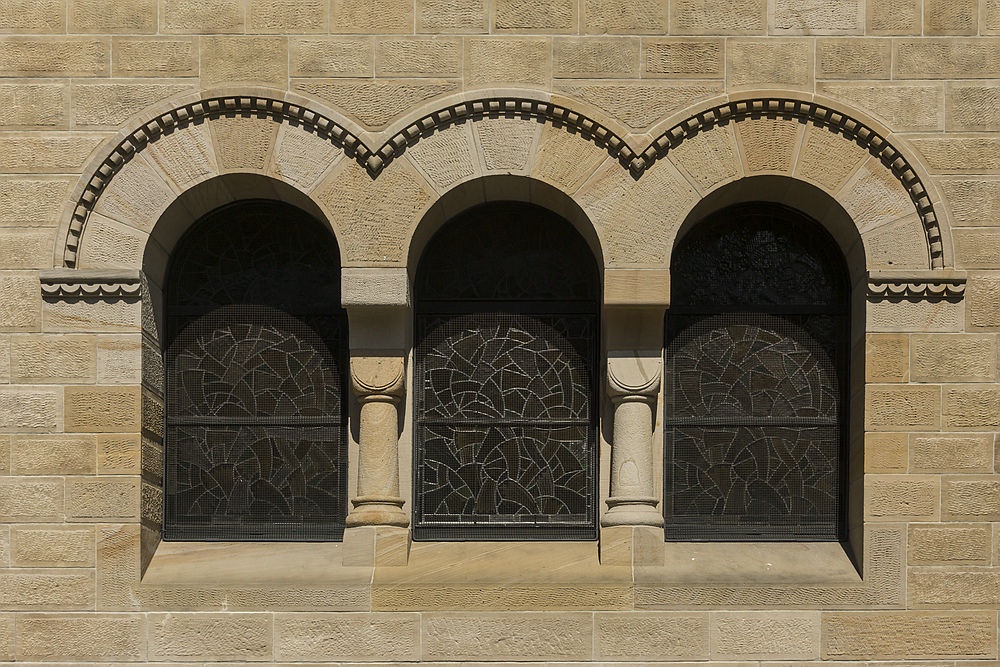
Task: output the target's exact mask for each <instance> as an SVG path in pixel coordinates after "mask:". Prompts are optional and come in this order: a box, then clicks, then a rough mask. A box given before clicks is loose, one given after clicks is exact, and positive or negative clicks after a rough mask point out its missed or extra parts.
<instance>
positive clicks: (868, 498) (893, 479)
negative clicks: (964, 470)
mask: <svg viewBox="0 0 1000 667" xmlns="http://www.w3.org/2000/svg"><path fill="white" fill-rule="evenodd" d="M940 502H941V491H940V483H939V481H938V478H937V477H935V476H931V475H868V476H867V478H866V480H865V507H866V512H865V514H866V516H867V518H868V519H870V520H876V521H890V520H891V521H898V520H907V519H910V520H924V521H928V520H931V521H934V520H937V518H938V517H939V516H940Z"/></svg>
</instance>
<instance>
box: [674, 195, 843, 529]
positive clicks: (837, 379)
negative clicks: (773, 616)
mask: <svg viewBox="0 0 1000 667" xmlns="http://www.w3.org/2000/svg"><path fill="white" fill-rule="evenodd" d="M702 225H704V227H703V228H696V229H695V231H694V232H692V234H691V235H689V236H688V237H687V238H685V239H684V240H683V242H682V245H681V246H680V247H679V248H678V251H677V253H676V255H675V260H674V266H673V269H672V277H673V279H674V282H673V288H672V305H671V310H670V313H668V316H667V327H666V346H665V348H666V349H665V357H666V382H665V388H664V390H665V396H664V404H665V413H666V414H665V433H666V436H665V443H664V444H665V448H664V450H665V451H664V459H665V473H664V475H665V484H664V487H665V493H664V510H665V517H666V536H667V539H672V540H799V539H808V540H837V539H840V538H841V537H843V524H844V507H845V501H846V490H845V481H846V462H847V459H846V456H847V415H846V398H845V397H846V384H847V383H846V377H847V368H848V365H847V353H848V345H847V341H848V333H849V329H848V324H849V322H848V317H847V315H846V312H847V311H846V306H847V303H846V277H845V272H844V271H843V260H842V258H841V257H840V256H839V254H838V253H839V251H838V250H837V248H836V245H835V244H834V243H833V240H832V239H831V238H830V237H829V235H828V234H827V233H826V231H825V230H823V229H822V228H821V227H819V225H818V224H816V223H814V222H812V221H811V220H809V219H808V218H804V217H803V216H801V215H800V214H798V213H795V212H793V211H790V210H789V209H785V208H783V207H778V206H773V205H766V204H758V205H745V206H739V207H733V208H730V209H726V210H724V211H722V212H720V213H719V214H716V215H715V216H713V218H710V219H709V220H707V221H705V222H704V223H702Z"/></svg>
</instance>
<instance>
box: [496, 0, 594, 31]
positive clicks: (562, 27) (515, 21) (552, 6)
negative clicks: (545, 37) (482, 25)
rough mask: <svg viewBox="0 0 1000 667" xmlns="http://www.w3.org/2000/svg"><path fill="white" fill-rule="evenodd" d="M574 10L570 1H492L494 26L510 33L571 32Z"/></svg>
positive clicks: (575, 8) (574, 17) (573, 29)
mask: <svg viewBox="0 0 1000 667" xmlns="http://www.w3.org/2000/svg"><path fill="white" fill-rule="evenodd" d="M576 11H577V3H576V2H574V1H573V0H550V1H549V2H532V1H531V0H494V2H493V26H494V27H495V28H496V29H497V30H501V31H502V30H509V31H512V32H570V31H575V30H576V25H577V20H576Z"/></svg>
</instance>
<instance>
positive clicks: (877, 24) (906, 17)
mask: <svg viewBox="0 0 1000 667" xmlns="http://www.w3.org/2000/svg"><path fill="white" fill-rule="evenodd" d="M921 5H922V2H921V0H868V2H866V3H865V9H866V28H867V30H866V32H867V33H868V34H869V35H919V34H921V15H922V9H923V8H922V6H921Z"/></svg>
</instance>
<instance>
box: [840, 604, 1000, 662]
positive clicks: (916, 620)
mask: <svg viewBox="0 0 1000 667" xmlns="http://www.w3.org/2000/svg"><path fill="white" fill-rule="evenodd" d="M996 635H997V632H996V614H995V613H993V612H917V611H907V612H889V611H876V612H839V613H829V614H825V615H824V616H823V657H824V658H826V659H841V660H843V659H851V658H867V659H871V658H875V659H911V660H919V659H942V658H948V657H955V658H988V657H994V656H996Z"/></svg>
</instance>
